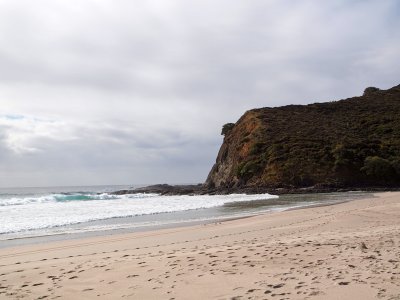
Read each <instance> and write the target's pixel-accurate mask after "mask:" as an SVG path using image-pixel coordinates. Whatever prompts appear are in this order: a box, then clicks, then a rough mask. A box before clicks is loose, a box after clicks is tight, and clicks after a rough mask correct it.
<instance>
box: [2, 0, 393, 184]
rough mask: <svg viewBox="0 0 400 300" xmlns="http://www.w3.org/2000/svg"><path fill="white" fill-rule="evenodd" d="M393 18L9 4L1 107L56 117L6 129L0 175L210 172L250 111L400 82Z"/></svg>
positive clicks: (360, 5)
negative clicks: (230, 127)
mask: <svg viewBox="0 0 400 300" xmlns="http://www.w3.org/2000/svg"><path fill="white" fill-rule="evenodd" d="M399 15H400V5H399V4H398V1H395V0H388V1H378V0H367V1H355V0H354V1H347V0H340V1H337V0H336V1H323V2H321V1H317V0H302V1H289V0H273V1H261V0H253V1H234V2H232V1H228V0H222V1H218V2H215V1H211V0H206V1H204V0H203V1H200V0H196V1H191V2H190V3H189V2H187V1H183V0H172V1H161V0H160V1H128V0H123V1H118V2H113V1H106V0H96V1H94V0H84V1H80V2H79V4H75V5H72V4H71V3H69V2H68V1H53V0H52V1H50V0H41V1H37V2H35V5H33V4H32V3H31V1H28V0H18V1H11V0H6V1H2V2H1V3H0V28H1V29H0V43H1V45H2V47H1V49H0V114H20V115H23V116H26V117H27V118H39V119H44V120H53V121H54V122H55V123H54V124H53V125H52V123H50V122H47V123H46V122H43V123H42V124H38V125H37V127H35V130H34V131H29V128H28V127H29V126H31V125H28V123H27V124H26V125H24V123H22V122H20V123H18V122H15V123H12V124H13V125H12V126H14V127H11V128H10V127H9V126H11V125H8V127H7V128H5V127H2V128H0V150H1V151H2V153H3V154H2V160H1V163H2V166H3V170H8V174H9V176H8V177H7V176H5V175H4V174H3V175H2V174H0V176H3V178H5V179H4V180H3V181H2V183H1V184H2V185H32V184H36V185H39V184H40V185H52V184H62V183H63V182H64V181H65V183H64V184H70V183H71V184H78V183H79V182H81V183H82V184H87V183H91V184H93V183H96V180H98V181H99V183H100V181H101V183H134V182H154V181H162V182H188V181H202V180H204V178H205V176H206V175H207V174H206V173H207V171H208V169H209V168H210V167H211V165H212V163H213V161H214V159H215V156H216V154H217V150H218V147H219V145H220V143H221V141H222V138H221V136H220V135H219V133H220V128H221V126H222V124H224V123H226V122H234V121H236V120H237V119H238V118H239V117H240V115H241V114H242V113H243V112H244V111H245V110H248V109H251V108H255V107H262V106H278V105H285V104H290V103H310V102H315V101H328V100H335V99H340V98H345V97H348V96H353V95H359V94H361V93H362V91H363V89H364V88H365V87H366V86H369V85H377V86H378V87H380V88H389V87H390V86H393V85H396V84H398V83H399V82H398V78H399V77H400V76H399V75H400V71H399V70H400V62H399V60H398V53H399V51H400V42H399V41H400V30H399V28H400V21H399V20H400V18H399ZM0 125H1V124H0ZM24 126H25V127H26V128H25V129H26V132H25V133H21V131H24ZM1 132H3V136H2V135H1ZM5 132H6V133H7V135H5ZM49 132H50V133H49ZM10 135H11V136H13V137H15V136H18V139H15V140H13V142H14V143H17V144H18V143H21V145H22V146H25V147H26V149H29V147H31V149H38V151H36V152H34V151H33V152H32V151H31V152H30V153H28V152H23V149H24V148H21V149H22V150H21V151H22V152H20V153H15V152H13V150H12V149H10V147H9V145H8V144H7V143H6V138H7V137H9V136H10ZM57 135H58V137H57ZM1 137H3V139H2V138H1ZM60 137H61V138H60ZM62 137H65V139H64V140H63V138H62ZM17 146H18V145H17ZM0 159H1V158H0ZM68 178H69V179H68Z"/></svg>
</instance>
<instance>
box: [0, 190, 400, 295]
mask: <svg viewBox="0 0 400 300" xmlns="http://www.w3.org/2000/svg"><path fill="white" fill-rule="evenodd" d="M399 267H400V193H381V194H376V198H371V199H365V200H356V201H352V202H347V203H342V204H338V205H332V206H325V207H314V208H307V209H301V210H294V211H286V212H282V213H276V214H268V215H261V216H256V217H251V218H246V219H240V220H234V221H229V222H223V223H218V224H209V225H201V226H192V227H186V228H177V229H167V230H159V231H154V232H146V233H134V234H124V235H114V236H105V237H97V238H87V239H84V240H73V241H71V240H70V241H63V242H53V243H47V244H42V245H35V246H21V247H16V248H6V249H2V250H0V298H1V299H19V298H27V299H56V298H60V299H92V298H93V299H120V298H122V299H363V300H366V299H400V269H399Z"/></svg>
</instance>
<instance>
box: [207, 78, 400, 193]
mask: <svg viewBox="0 0 400 300" xmlns="http://www.w3.org/2000/svg"><path fill="white" fill-rule="evenodd" d="M223 134H224V135H225V137H224V141H223V144H222V146H221V148H220V150H219V153H218V156H217V159H216V163H215V165H214V166H213V168H212V170H211V171H210V173H209V175H208V178H207V180H206V182H205V186H206V187H207V188H208V189H231V190H235V189H246V188H255V187H262V188H271V189H276V188H303V187H311V186H313V187H322V188H323V187H328V188H329V187H331V188H337V187H361V188H362V187H399V186H400V85H399V86H396V87H393V88H391V89H388V90H379V89H377V88H367V89H366V90H365V92H364V95H363V96H360V97H353V98H349V99H345V100H340V101H336V102H328V103H315V104H310V105H289V106H283V107H276V108H260V109H253V110H250V111H247V112H246V113H245V114H244V115H243V116H242V117H241V118H240V119H239V120H238V121H237V122H236V123H235V124H226V125H225V126H224V128H223Z"/></svg>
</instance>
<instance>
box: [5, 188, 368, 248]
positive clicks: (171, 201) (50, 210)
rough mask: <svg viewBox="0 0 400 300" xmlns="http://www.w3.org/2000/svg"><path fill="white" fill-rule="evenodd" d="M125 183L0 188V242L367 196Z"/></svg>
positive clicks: (194, 220) (152, 225)
mask: <svg viewBox="0 0 400 300" xmlns="http://www.w3.org/2000/svg"><path fill="white" fill-rule="evenodd" d="M129 188H132V186H129V187H128V186H89V187H50V188H14V189H0V243H2V242H4V241H9V240H15V239H21V238H32V237H38V236H52V235H53V236H54V235H71V234H77V233H90V232H92V233H94V232H102V233H103V234H104V232H105V231H106V232H113V231H116V230H119V231H121V230H124V231H129V232H132V231H137V230H144V229H151V228H158V227H162V226H180V225H182V224H187V223H206V222H212V221H216V220H224V219H229V218H237V217H243V216H249V215H254V214H259V213H264V212H274V211H282V210H286V209H290V208H296V207H303V206H309V205H314V204H320V203H334V202H337V201H344V200H346V199H354V198H357V197H363V196H365V193H332V194H325V195H315V194H314V195H286V196H279V197H278V196H275V195H270V194H256V195H246V194H231V195H195V196H188V195H185V196H161V195H159V194H143V193H140V194H127V195H114V194H112V192H113V191H116V190H121V189H129ZM0 246H1V245H0Z"/></svg>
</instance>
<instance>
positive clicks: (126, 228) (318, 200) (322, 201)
mask: <svg viewBox="0 0 400 300" xmlns="http://www.w3.org/2000/svg"><path fill="white" fill-rule="evenodd" d="M372 196H373V194H372V193H370V192H359V191H351V192H343V193H322V194H316V193H312V194H301V195H300V194H296V195H294V194H288V195H280V196H279V198H276V199H274V198H271V199H267V200H265V204H268V205H270V204H269V201H274V200H277V201H283V202H285V201H288V197H290V198H289V199H290V200H289V202H290V201H291V204H287V205H286V206H285V205H282V204H281V205H277V206H274V205H273V204H272V206H271V207H268V206H266V208H264V209H261V210H255V211H253V212H249V211H247V212H242V213H236V214H229V213H228V214H226V215H224V214H221V213H220V214H219V215H214V216H212V217H210V215H208V217H205V218H201V217H200V218H198V216H199V215H201V214H199V210H193V211H184V212H178V214H181V215H180V216H176V217H175V219H174V218H171V217H172V216H173V215H174V214H175V215H176V214H177V213H176V212H175V213H167V214H156V215H154V217H153V216H151V215H150V216H140V217H142V218H143V217H145V218H149V217H150V218H152V219H154V220H155V219H157V218H161V219H162V218H164V219H165V216H169V217H170V218H171V220H172V221H170V222H164V223H162V222H158V223H159V224H143V225H141V224H140V222H138V220H137V219H138V217H137V216H132V217H121V218H111V219H104V220H97V221H92V222H83V223H78V224H73V227H72V228H71V227H67V226H60V227H56V228H50V229H49V230H48V231H47V232H43V231H40V230H39V231H38V230H30V231H27V232H26V233H25V232H21V233H19V232H17V233H11V234H2V235H0V249H3V248H9V247H15V246H23V245H33V244H43V243H49V242H59V241H64V240H79V239H85V238H91V237H101V236H114V235H119V234H127V233H128V234H129V233H138V232H148V231H155V230H162V229H174V228H180V227H190V226H196V225H205V224H212V223H220V222H225V221H231V220H236V219H241V218H247V217H252V216H257V215H263V214H266V215H269V214H271V213H277V212H281V211H286V210H296V209H303V208H311V207H318V206H326V205H335V204H339V203H342V202H347V201H354V200H357V199H363V198H366V197H372ZM299 197H301V198H299ZM293 198H294V199H293ZM308 198H312V200H309V201H308V200H307V199H308ZM333 198H338V199H333ZM188 200H191V199H188ZM248 203H249V204H248V205H253V203H252V202H248ZM239 205H240V204H239ZM220 208H221V207H220ZM220 208H218V207H217V209H220ZM202 211H204V210H202ZM182 213H183V214H184V215H182ZM162 216H164V217H162ZM188 216H189V217H188ZM203 216H204V215H203ZM206 216H207V215H206ZM185 218H186V219H185ZM110 222H112V224H118V223H120V224H123V226H118V228H112V227H111V228H107V227H106V228H104V227H105V226H104V225H105V224H107V223H110ZM92 223H96V224H99V225H101V227H102V229H92V228H93V224H92ZM130 224H134V225H133V226H132V225H130ZM53 230H56V231H53Z"/></svg>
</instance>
